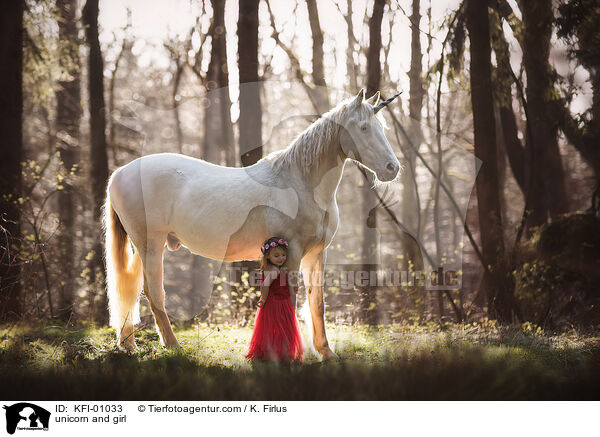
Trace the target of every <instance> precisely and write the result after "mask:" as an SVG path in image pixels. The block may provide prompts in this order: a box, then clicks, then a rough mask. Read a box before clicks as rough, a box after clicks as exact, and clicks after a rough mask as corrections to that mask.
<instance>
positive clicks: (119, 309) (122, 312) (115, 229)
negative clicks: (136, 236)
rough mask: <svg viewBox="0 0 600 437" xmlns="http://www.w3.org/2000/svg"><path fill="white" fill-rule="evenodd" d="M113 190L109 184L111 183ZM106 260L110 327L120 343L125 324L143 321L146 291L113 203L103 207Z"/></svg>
mask: <svg viewBox="0 0 600 437" xmlns="http://www.w3.org/2000/svg"><path fill="white" fill-rule="evenodd" d="M109 186H110V183H109ZM104 229H105V243H106V244H105V253H104V256H105V259H106V282H107V294H108V305H109V311H110V326H113V327H115V328H117V338H119V339H120V335H121V332H122V331H123V329H124V327H125V324H126V323H129V322H132V323H133V324H135V323H138V322H139V321H140V311H139V296H140V290H141V289H142V287H143V280H144V277H143V272H142V260H141V258H140V256H139V254H138V253H137V250H136V252H133V250H132V244H131V239H130V238H129V235H127V232H126V231H125V228H124V227H123V224H122V223H121V220H120V219H119V216H118V215H117V213H116V211H115V210H114V208H113V206H112V203H111V201H110V194H109V191H108V189H107V190H106V202H105V204H104Z"/></svg>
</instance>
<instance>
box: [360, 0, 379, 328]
mask: <svg viewBox="0 0 600 437" xmlns="http://www.w3.org/2000/svg"><path fill="white" fill-rule="evenodd" d="M384 6H385V0H375V3H374V4H373V13H372V14H371V18H370V19H369V51H368V53H367V96H368V97H370V96H372V95H373V94H375V92H377V91H379V87H380V85H381V84H380V82H381V62H380V52H381V21H382V19H383V8H384ZM361 171H362V172H363V174H367V176H368V179H367V180H365V181H364V184H363V195H362V203H363V211H364V212H366V211H369V214H368V216H369V220H368V221H367V223H364V224H363V232H364V234H363V242H362V258H363V260H364V263H363V270H364V271H366V272H368V274H369V277H370V276H371V275H373V274H374V273H375V271H376V266H377V265H376V264H373V263H374V262H375V257H376V256H377V239H376V237H377V208H374V206H375V205H377V197H376V196H375V193H374V192H373V191H372V190H371V188H370V186H371V185H372V184H371V178H372V177H373V176H372V175H371V173H370V172H365V171H364V170H362V169H361ZM361 294H362V296H361V306H362V308H361V310H362V311H361V312H362V318H363V320H364V322H366V323H368V324H369V325H375V324H377V302H376V300H377V299H376V298H377V296H376V288H375V287H374V286H371V285H370V281H369V280H367V284H366V285H364V286H363V287H362V289H361Z"/></svg>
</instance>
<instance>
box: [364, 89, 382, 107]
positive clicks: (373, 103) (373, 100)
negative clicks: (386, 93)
mask: <svg viewBox="0 0 600 437" xmlns="http://www.w3.org/2000/svg"><path fill="white" fill-rule="evenodd" d="M379 97H380V93H379V91H377V92H376V93H375V94H373V95H372V96H371V97H369V98H368V99H367V102H368V103H369V104H371V106H377V105H378V104H379Z"/></svg>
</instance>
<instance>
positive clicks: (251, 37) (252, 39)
mask: <svg viewBox="0 0 600 437" xmlns="http://www.w3.org/2000/svg"><path fill="white" fill-rule="evenodd" d="M259 2H260V0H248V1H243V2H240V14H239V20H238V64H239V65H238V66H239V70H240V119H239V127H240V138H239V147H240V155H241V162H242V165H243V166H244V167H246V166H249V165H252V164H254V163H255V162H257V161H258V160H259V159H260V158H262V155H263V151H262V105H261V101H260V86H259V84H258V4H259Z"/></svg>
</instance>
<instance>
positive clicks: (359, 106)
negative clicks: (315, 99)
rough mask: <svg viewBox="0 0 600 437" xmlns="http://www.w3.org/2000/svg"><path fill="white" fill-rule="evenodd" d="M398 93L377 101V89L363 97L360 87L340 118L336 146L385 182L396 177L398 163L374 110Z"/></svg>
mask: <svg viewBox="0 0 600 437" xmlns="http://www.w3.org/2000/svg"><path fill="white" fill-rule="evenodd" d="M398 95H399V94H396V95H395V96H394V97H392V98H390V99H388V100H385V101H383V102H379V97H380V96H379V91H377V92H376V93H375V94H374V95H373V96H371V97H370V98H369V99H367V100H365V98H364V97H365V91H364V89H362V90H360V92H359V93H358V94H357V96H356V97H354V98H353V99H352V100H351V101H350V102H349V103H348V105H347V106H346V111H345V116H344V118H343V119H342V120H341V123H342V124H343V126H342V130H341V133H340V146H341V148H342V151H343V153H344V154H345V156H346V157H347V158H350V159H353V160H355V161H358V162H360V163H361V164H362V165H364V166H365V167H367V168H368V169H369V170H371V171H372V172H373V173H375V175H376V176H377V179H379V180H380V181H382V182H389V181H391V180H394V179H395V178H396V176H398V172H399V171H400V162H399V161H398V158H397V157H396V155H394V152H393V150H392V147H391V146H390V143H389V142H388V140H387V138H386V137H385V134H384V131H383V129H384V121H383V118H382V117H381V116H380V115H379V116H378V115H377V112H378V111H379V110H380V109H381V108H383V107H384V106H386V105H388V104H389V103H390V102H391V101H392V100H393V99H395V98H396V97H397V96H398Z"/></svg>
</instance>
